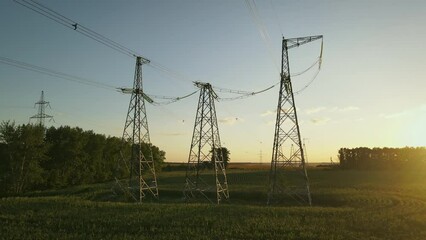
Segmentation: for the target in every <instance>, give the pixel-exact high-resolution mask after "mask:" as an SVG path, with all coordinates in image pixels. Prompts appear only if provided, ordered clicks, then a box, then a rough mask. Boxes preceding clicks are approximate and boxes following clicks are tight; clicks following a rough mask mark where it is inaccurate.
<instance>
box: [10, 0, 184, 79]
mask: <svg viewBox="0 0 426 240" xmlns="http://www.w3.org/2000/svg"><path fill="white" fill-rule="evenodd" d="M13 1H14V2H16V3H18V4H20V5H22V6H24V7H26V8H28V9H30V10H32V11H34V12H36V13H38V14H40V15H43V16H44V17H47V18H49V19H51V20H53V21H55V22H57V23H59V24H61V25H63V26H65V27H67V28H69V29H72V30H74V31H76V32H78V33H80V34H82V35H84V36H86V37H88V38H90V39H92V40H94V41H96V42H98V43H100V44H102V45H104V46H106V47H109V48H111V49H113V50H115V51H117V52H119V53H122V54H124V55H127V56H129V57H132V58H134V57H137V56H140V57H143V58H144V59H146V60H148V58H147V57H145V56H143V55H142V54H140V53H138V52H136V51H134V50H132V49H130V48H128V47H125V46H123V45H122V44H119V43H118V42H116V41H114V40H111V39H110V38H107V37H105V36H104V35H102V34H100V33H98V32H96V31H94V30H91V29H90V28H88V27H85V26H83V25H81V24H80V23H78V22H76V21H74V20H72V19H70V18H68V17H65V16H64V15H62V14H60V13H59V12H57V11H55V10H53V9H51V8H49V7H47V6H45V5H43V4H41V3H39V2H37V1H34V0H13ZM148 61H149V63H147V65H148V66H150V67H152V68H153V69H155V70H157V71H160V72H163V73H165V74H167V75H168V76H169V77H172V78H174V79H177V80H182V81H186V82H188V81H191V80H189V78H188V77H186V76H184V75H183V74H181V73H179V72H177V71H174V70H172V69H170V68H167V67H166V66H163V65H161V64H159V63H157V62H154V61H151V60H148Z"/></svg>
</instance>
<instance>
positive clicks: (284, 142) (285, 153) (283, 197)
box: [268, 35, 322, 205]
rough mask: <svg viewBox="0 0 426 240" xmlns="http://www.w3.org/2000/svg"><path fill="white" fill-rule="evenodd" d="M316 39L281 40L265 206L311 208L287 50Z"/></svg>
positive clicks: (312, 37) (320, 37)
mask: <svg viewBox="0 0 426 240" xmlns="http://www.w3.org/2000/svg"><path fill="white" fill-rule="evenodd" d="M318 39H322V35H320V36H310V37H300V38H290V39H285V38H284V37H283V40H282V62H281V82H280V92H279V98H278V107H277V118H276V123H275V135H274V145H273V148H272V161H271V169H270V173H269V193H268V204H274V203H277V202H280V201H287V202H290V201H296V202H297V203H300V204H308V205H312V200H311V192H310V190H309V179H308V174H307V171H306V166H305V155H304V153H303V150H304V149H303V145H302V141H301V138H300V129H299V122H298V119H297V112H296V104H295V102H294V94H293V88H292V84H291V80H290V64H289V60H288V49H290V48H294V47H298V46H300V45H302V44H305V43H309V42H312V41H315V40H318Z"/></svg>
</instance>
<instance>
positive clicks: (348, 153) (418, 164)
mask: <svg viewBox="0 0 426 240" xmlns="http://www.w3.org/2000/svg"><path fill="white" fill-rule="evenodd" d="M338 157H339V161H340V167H341V168H344V169H368V170H370V169H371V170H376V169H396V170H398V169H407V168H413V169H416V168H417V169H418V168H423V169H424V168H426V147H404V148H386V147H385V148H366V147H359V148H341V149H340V150H339V154H338Z"/></svg>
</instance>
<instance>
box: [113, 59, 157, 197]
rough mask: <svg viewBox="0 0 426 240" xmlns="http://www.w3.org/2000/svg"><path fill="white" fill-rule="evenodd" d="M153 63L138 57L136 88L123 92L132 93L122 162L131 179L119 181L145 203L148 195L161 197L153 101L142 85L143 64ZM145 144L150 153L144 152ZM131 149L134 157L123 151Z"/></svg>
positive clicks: (126, 190) (125, 127)
mask: <svg viewBox="0 0 426 240" xmlns="http://www.w3.org/2000/svg"><path fill="white" fill-rule="evenodd" d="M146 63H149V60H148V59H145V58H142V57H136V67H135V78H134V82H133V88H121V89H120V90H121V91H122V92H123V93H129V94H131V97H130V103H129V110H128V112H127V117H126V122H125V124H124V131H123V139H122V140H123V148H122V161H121V164H124V166H125V167H126V171H127V173H128V178H127V179H124V180H118V179H116V180H117V183H118V184H119V185H120V187H121V189H122V190H123V192H124V193H125V194H128V195H130V196H131V197H132V198H133V199H134V200H135V201H139V202H142V200H143V199H144V198H145V197H147V196H148V195H150V196H152V197H154V198H155V199H158V198H159V195H158V186H157V177H156V174H155V163H154V158H153V154H152V149H151V141H150V137H149V130H148V120H147V116H146V109H145V100H147V101H148V102H152V99H150V98H149V97H148V96H147V95H146V94H145V93H144V92H143V87H142V64H146ZM143 143H144V144H145V149H146V151H147V152H148V154H146V152H145V154H144V153H143V151H142V150H143V148H144V146H143ZM129 145H130V148H131V152H130V157H125V156H124V155H125V154H123V152H124V148H125V147H126V146H129Z"/></svg>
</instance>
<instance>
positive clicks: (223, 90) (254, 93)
mask: <svg viewBox="0 0 426 240" xmlns="http://www.w3.org/2000/svg"><path fill="white" fill-rule="evenodd" d="M279 83H280V82H277V83H275V84H274V85H272V86H269V87H267V88H265V89H262V90H260V91H255V92H249V91H240V90H232V89H226V88H218V87H213V88H214V89H215V90H218V91H219V92H227V93H235V94H241V95H240V96H237V97H227V98H221V97H219V100H225V101H232V100H238V99H243V98H248V97H252V96H255V95H257V94H260V93H264V92H266V91H268V90H271V89H272V88H274V87H275V86H277V85H278V84H279Z"/></svg>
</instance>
